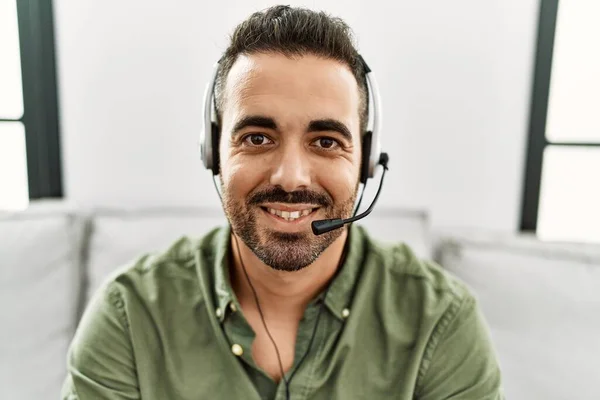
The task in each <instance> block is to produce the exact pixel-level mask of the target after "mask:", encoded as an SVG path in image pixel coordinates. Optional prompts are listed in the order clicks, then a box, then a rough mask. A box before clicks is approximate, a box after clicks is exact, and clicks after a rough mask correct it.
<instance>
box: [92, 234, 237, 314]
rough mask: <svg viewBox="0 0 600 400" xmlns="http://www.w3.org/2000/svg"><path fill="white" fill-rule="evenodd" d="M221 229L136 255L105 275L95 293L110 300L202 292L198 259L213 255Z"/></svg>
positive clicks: (158, 298)
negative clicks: (199, 288) (199, 286)
mask: <svg viewBox="0 0 600 400" xmlns="http://www.w3.org/2000/svg"><path fill="white" fill-rule="evenodd" d="M224 230H225V229H224V228H219V227H218V228H215V229H213V230H212V231H210V232H209V233H208V234H206V235H205V236H203V237H201V238H190V237H187V236H184V237H181V238H179V239H178V240H176V241H175V242H173V243H172V244H171V245H169V246H168V247H167V248H165V249H163V250H160V251H155V252H148V253H145V254H141V255H139V256H138V257H136V258H134V259H133V260H131V261H130V262H128V263H126V264H124V265H122V266H120V267H119V268H117V269H116V270H115V271H114V272H113V273H112V274H110V275H109V276H107V277H106V278H105V280H104V283H103V285H102V286H101V287H100V288H99V289H98V291H97V292H96V297H101V298H107V299H112V300H111V301H112V303H115V301H117V300H115V299H120V300H121V302H123V301H132V299H135V300H136V301H138V302H139V301H141V302H144V303H147V302H153V303H154V302H157V301H161V300H165V299H173V297H174V296H175V297H179V298H181V299H182V300H183V299H184V298H186V297H187V298H197V297H198V295H199V294H200V293H201V292H200V290H198V270H197V263H198V262H199V261H210V260H212V259H214V253H215V251H216V249H217V248H218V246H219V244H220V243H219V242H220V241H221V239H222V238H221V236H222V235H223V233H224V232H223V231H224Z"/></svg>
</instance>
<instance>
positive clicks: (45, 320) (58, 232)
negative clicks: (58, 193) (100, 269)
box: [0, 205, 84, 400]
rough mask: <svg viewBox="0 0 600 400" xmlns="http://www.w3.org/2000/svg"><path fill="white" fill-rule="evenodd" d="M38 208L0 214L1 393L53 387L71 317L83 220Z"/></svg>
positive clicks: (38, 395) (36, 392) (41, 392)
mask: <svg viewBox="0 0 600 400" xmlns="http://www.w3.org/2000/svg"><path fill="white" fill-rule="evenodd" d="M40 207H41V206H40ZM40 207H38V206H33V207H32V208H31V209H30V210H27V211H25V212H20V213H14V214H10V213H3V214H2V215H1V216H0V243H1V245H0V304H2V312H1V313H0V326H1V327H2V328H1V329H0V360H2V361H1V362H0V398H2V399H21V400H28V399H44V398H49V397H52V396H56V394H57V393H59V391H60V386H61V384H62V381H63V379H64V377H65V373H66V370H65V363H66V358H65V355H66V350H67V347H68V344H69V341H70V340H71V336H72V334H73V332H74V329H75V326H76V321H77V313H78V309H77V304H78V301H79V295H80V280H81V275H82V271H81V257H80V256H81V244H82V238H83V233H84V221H83V220H82V219H80V218H77V217H76V216H75V215H74V214H73V213H72V212H70V211H69V210H68V207H65V208H63V209H61V207H57V206H55V205H52V206H51V209H44V208H43V207H41V209H40Z"/></svg>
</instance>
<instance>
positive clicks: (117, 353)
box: [61, 283, 141, 400]
mask: <svg viewBox="0 0 600 400" xmlns="http://www.w3.org/2000/svg"><path fill="white" fill-rule="evenodd" d="M61 398H62V399H63V400H88V399H94V400H96V399H98V400H123V399H140V398H141V397H140V392H139V387H138V380H137V375H136V368H135V360H134V357H133V350H132V344H131V339H130V335H129V329H128V323H127V315H126V312H125V305H124V302H123V299H122V296H121V293H120V291H119V289H118V287H117V286H116V285H115V284H114V283H113V284H109V285H108V286H105V287H104V288H102V289H101V290H100V291H98V292H97V293H96V295H95V296H94V298H93V299H92V300H91V302H90V304H89V305H88V307H87V309H86V311H85V313H84V315H83V317H82V319H81V322H80V324H79V327H78V328H77V332H76V333H75V337H74V338H73V341H72V343H71V346H70V348H69V352H68V356H67V377H66V379H65V381H64V384H63V388H62V395H61Z"/></svg>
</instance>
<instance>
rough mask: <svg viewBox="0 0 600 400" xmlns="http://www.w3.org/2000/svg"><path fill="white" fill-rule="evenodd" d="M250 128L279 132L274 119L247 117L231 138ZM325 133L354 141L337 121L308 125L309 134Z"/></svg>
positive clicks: (346, 128) (237, 126)
mask: <svg viewBox="0 0 600 400" xmlns="http://www.w3.org/2000/svg"><path fill="white" fill-rule="evenodd" d="M249 126H255V127H260V128H267V129H273V130H277V123H276V122H275V120H274V119H273V118H271V117H266V116H263V115H247V116H245V117H243V118H242V119H240V120H239V121H238V122H236V123H235V125H234V127H233V130H232V131H231V136H235V135H236V134H237V133H238V132H239V131H241V130H242V129H244V128H247V127H249ZM325 131H333V132H338V133H339V134H340V135H342V136H343V137H344V138H346V139H348V140H352V133H350V129H348V127H347V126H346V125H345V124H344V123H342V122H340V121H338V120H336V119H332V118H325V119H316V120H312V121H310V123H309V124H308V130H307V132H325Z"/></svg>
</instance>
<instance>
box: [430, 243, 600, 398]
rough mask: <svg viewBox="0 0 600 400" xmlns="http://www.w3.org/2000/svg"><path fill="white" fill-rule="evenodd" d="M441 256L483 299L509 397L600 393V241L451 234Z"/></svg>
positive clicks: (442, 261) (571, 395) (481, 299)
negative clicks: (585, 241) (570, 241)
mask: <svg viewBox="0 0 600 400" xmlns="http://www.w3.org/2000/svg"><path fill="white" fill-rule="evenodd" d="M438 258H439V262H440V264H442V265H443V266H444V267H445V268H447V269H448V270H450V271H451V272H452V273H454V274H455V275H456V276H458V277H459V278H461V279H462V280H463V281H465V282H466V283H467V284H468V285H469V286H470V287H471V288H472V289H473V291H474V292H475V294H476V296H477V297H478V298H479V300H480V304H481V307H482V310H483V312H484V315H485V317H486V319H487V321H488V323H489V326H490V329H491V334H492V337H493V340H494V343H495V345H496V349H497V351H498V357H499V359H500V362H501V367H502V371H503V377H504V382H505V384H504V386H505V389H506V395H507V398H509V399H544V400H553V399H556V400H559V399H600V387H599V386H598V384H597V379H598V377H600V357H599V355H600V246H594V245H576V244H568V243H543V242H540V241H538V240H536V239H535V238H533V237H528V236H521V237H507V236H505V235H490V234H481V233H479V234H477V233H470V234H459V235H457V234H455V235H453V237H448V236H446V237H445V238H443V239H442V240H441V245H440V246H438Z"/></svg>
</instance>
